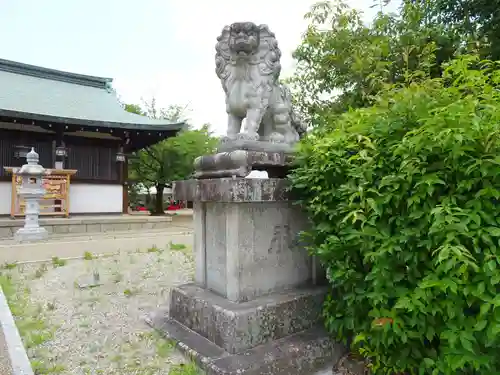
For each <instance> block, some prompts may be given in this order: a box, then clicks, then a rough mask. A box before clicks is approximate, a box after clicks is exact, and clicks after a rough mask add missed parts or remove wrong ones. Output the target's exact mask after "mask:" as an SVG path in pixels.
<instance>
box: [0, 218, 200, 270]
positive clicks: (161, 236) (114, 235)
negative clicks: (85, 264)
mask: <svg viewBox="0 0 500 375" xmlns="http://www.w3.org/2000/svg"><path fill="white" fill-rule="evenodd" d="M170 242H172V243H182V244H184V245H187V246H191V245H192V243H193V236H192V229H191V228H190V227H189V225H179V226H172V227H170V228H167V229H159V230H148V231H144V230H142V231H137V232H134V231H127V232H122V233H120V232H110V233H95V234H91V233H84V234H82V235H57V236H56V235H53V236H51V237H50V238H49V239H48V240H47V241H44V242H38V243H28V244H19V243H16V242H15V241H14V240H11V239H9V240H7V239H6V240H2V241H0V265H1V264H4V263H14V262H30V261H42V260H49V259H51V258H52V257H59V258H73V257H82V256H83V254H84V253H85V252H87V251H88V252H91V253H92V254H94V255H105V254H112V253H115V252H117V251H136V250H139V249H140V250H146V249H148V248H151V247H154V246H156V247H158V248H165V247H166V246H167V245H168V244H169V243H170Z"/></svg>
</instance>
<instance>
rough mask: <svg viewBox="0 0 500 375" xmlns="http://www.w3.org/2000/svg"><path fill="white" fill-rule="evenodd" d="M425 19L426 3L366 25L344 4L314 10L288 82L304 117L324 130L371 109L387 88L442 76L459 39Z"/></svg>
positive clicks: (323, 4)
mask: <svg viewBox="0 0 500 375" xmlns="http://www.w3.org/2000/svg"><path fill="white" fill-rule="evenodd" d="M381 6H383V4H382V5H381ZM429 14H430V8H429V5H428V4H427V3H425V2H418V3H415V4H413V3H406V4H404V5H403V6H402V7H401V11H400V14H386V13H384V12H379V13H378V14H377V16H376V17H375V19H374V20H373V22H371V23H369V24H366V23H365V22H363V17H362V14H361V13H360V12H359V11H357V10H355V9H351V8H349V7H348V6H347V5H346V3H344V2H343V1H342V0H340V1H335V2H331V1H325V2H320V3H317V4H316V5H314V6H313V7H312V9H311V11H310V12H309V13H308V14H307V15H306V18H307V19H308V20H309V21H310V25H309V27H308V29H307V32H306V33H305V34H304V36H303V39H302V42H301V44H300V46H299V47H298V48H297V49H296V51H295V53H294V57H295V58H296V60H297V71H296V74H295V76H294V77H293V78H292V79H291V80H290V83H291V85H292V89H293V91H294V95H295V99H296V103H297V104H298V106H299V108H300V110H301V111H302V113H303V115H304V116H305V117H306V118H307V119H309V120H310V121H311V122H312V123H313V124H315V125H322V124H325V123H328V122H329V121H330V120H331V118H332V116H336V115H337V114H339V113H342V112H345V111H346V110H349V108H359V107H365V106H369V105H371V104H372V103H373V98H374V96H376V94H377V93H378V92H379V91H380V90H381V89H382V88H383V86H384V85H385V84H393V83H401V82H408V81H409V80H411V78H412V75H416V74H420V72H421V71H424V72H425V73H426V74H430V75H431V76H433V77H438V76H440V75H441V71H442V70H441V65H442V64H443V63H444V62H446V61H449V59H450V58H452V57H453V56H454V55H455V52H456V51H457V49H458V48H459V44H460V40H459V39H458V35H457V34H456V33H455V32H454V31H453V30H451V29H449V28H447V27H445V26H444V25H442V24H439V23H435V22H433V21H432V19H431V17H430V15H429Z"/></svg>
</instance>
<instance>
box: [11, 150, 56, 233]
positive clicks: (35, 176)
mask: <svg viewBox="0 0 500 375" xmlns="http://www.w3.org/2000/svg"><path fill="white" fill-rule="evenodd" d="M38 160H39V159H38V154H37V153H36V152H35V150H34V148H32V149H31V151H30V152H29V153H28V154H27V155H26V161H27V164H24V165H23V166H22V167H21V168H20V169H18V170H17V171H16V173H17V175H19V176H21V178H22V183H21V188H20V189H19V195H20V197H21V198H22V199H24V202H25V204H26V209H25V216H26V217H25V221H24V227H23V228H20V229H19V230H18V231H17V232H16V234H15V236H14V238H15V239H16V240H17V241H20V242H29V241H39V240H44V239H46V238H47V237H48V233H47V230H46V229H45V228H42V227H40V225H39V224H38V217H39V215H40V198H42V197H43V195H44V194H45V189H44V188H43V186H42V177H43V176H44V175H45V173H46V172H45V168H43V167H42V166H41V165H39V164H38Z"/></svg>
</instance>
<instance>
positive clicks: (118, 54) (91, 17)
mask: <svg viewBox="0 0 500 375" xmlns="http://www.w3.org/2000/svg"><path fill="white" fill-rule="evenodd" d="M314 2H315V1H313V0H249V1H241V0H189V1H185V0H184V1H183V0H142V1H140V2H139V1H132V0H45V1H40V0H0V35H1V40H2V43H1V46H0V58H4V59H8V60H14V61H19V62H24V63H28V64H34V65H40V66H44V67H47V68H54V69H59V70H65V71H69V72H74V73H81V74H90V75H95V76H102V77H111V78H114V87H115V88H116V89H117V91H118V94H119V95H120V96H121V97H122V99H123V100H125V101H126V102H129V103H134V102H135V103H139V102H140V98H141V97H144V98H146V99H147V98H151V97H152V96H155V97H156V98H157V100H158V103H159V104H160V105H161V106H167V105H169V104H180V105H186V104H189V107H190V109H191V113H190V118H191V120H192V122H193V124H194V125H196V126H200V125H202V124H203V123H206V122H209V123H211V124H212V127H213V130H214V131H216V132H217V133H219V134H221V133H223V132H224V131H225V127H226V114H225V105H224V94H223V91H222V88H221V86H220V82H219V80H218V78H217V76H216V75H215V71H214V68H215V67H214V54H215V50H214V46H215V42H216V38H217V36H218V35H219V34H220V32H221V30H222V28H223V26H224V25H226V24H230V23H232V22H237V21H253V22H255V23H257V24H259V23H266V24H268V25H269V27H270V29H271V31H273V32H274V33H275V34H276V37H277V39H278V42H279V46H280V48H281V50H282V52H283V57H282V65H283V70H282V76H286V75H290V74H291V73H292V72H293V60H292V57H291V53H292V51H293V50H294V49H295V48H296V47H297V45H298V44H299V43H300V39H301V34H302V33H303V31H304V30H305V28H306V26H307V23H306V22H305V21H304V20H303V15H304V14H305V13H306V12H307V11H308V10H309V7H310V5H311V4H313V3H314ZM348 3H349V4H350V5H351V6H352V7H355V8H357V9H360V10H363V11H364V12H365V17H366V18H367V19H370V18H371V17H373V15H374V14H375V12H376V10H375V9H370V5H372V4H373V0H348ZM397 3H399V1H396V0H395V1H394V2H393V4H392V5H391V7H390V8H392V9H395V8H396V6H397Z"/></svg>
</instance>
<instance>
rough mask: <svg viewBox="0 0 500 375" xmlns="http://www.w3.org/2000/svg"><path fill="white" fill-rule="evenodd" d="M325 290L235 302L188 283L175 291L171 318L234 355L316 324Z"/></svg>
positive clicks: (305, 290)
mask: <svg viewBox="0 0 500 375" xmlns="http://www.w3.org/2000/svg"><path fill="white" fill-rule="evenodd" d="M325 293H326V290H325V289H323V288H317V287H316V288H311V289H309V288H304V289H295V290H292V291H289V292H282V293H273V294H271V295H269V296H264V297H259V298H257V299H254V300H252V301H249V302H243V303H235V302H231V301H229V300H227V299H225V298H223V297H220V296H218V295H217V294H215V293H213V292H211V291H208V290H206V289H203V288H200V287H198V286H196V285H194V284H187V285H183V286H180V287H177V288H174V289H173V290H172V294H171V302H170V312H169V317H170V318H172V319H174V320H176V321H178V322H179V323H181V324H182V325H184V326H185V327H187V328H189V329H190V330H193V331H194V332H196V333H198V334H200V335H202V336H203V337H205V338H207V339H209V340H210V341H211V342H213V343H215V344H216V345H217V346H219V347H221V348H222V349H224V350H225V351H227V352H229V353H233V354H234V353H239V352H241V351H243V350H246V349H250V348H253V347H256V346H258V345H262V344H265V343H268V342H270V341H273V340H278V339H281V338H283V337H286V336H289V335H292V334H294V333H298V332H301V331H304V330H307V329H309V328H311V327H313V326H315V325H316V324H317V322H318V321H319V320H320V316H321V307H322V303H323V300H324V297H325Z"/></svg>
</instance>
